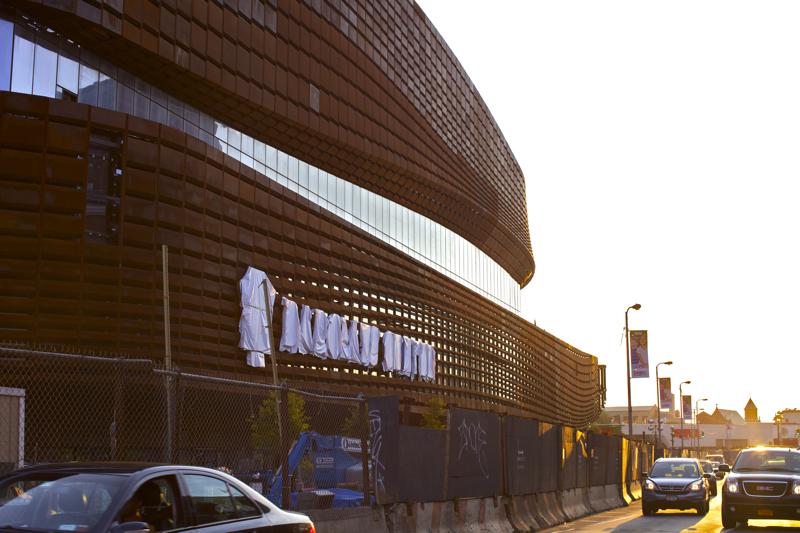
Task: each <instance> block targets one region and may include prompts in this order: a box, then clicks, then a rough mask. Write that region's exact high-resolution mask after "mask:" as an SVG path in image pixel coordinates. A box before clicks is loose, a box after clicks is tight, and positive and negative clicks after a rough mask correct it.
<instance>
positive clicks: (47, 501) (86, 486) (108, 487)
mask: <svg viewBox="0 0 800 533" xmlns="http://www.w3.org/2000/svg"><path fill="white" fill-rule="evenodd" d="M124 481H125V476H121V475H113V474H81V473H64V472H51V473H42V472H37V473H31V474H30V475H28V476H24V477H14V478H10V479H7V480H5V481H0V528H4V527H5V528H15V529H21V530H30V531H81V532H90V531H92V530H93V528H94V527H95V525H96V524H97V522H98V521H99V520H100V518H101V517H102V515H103V513H104V512H105V511H107V510H108V508H109V506H110V505H111V502H112V500H113V499H114V496H115V495H116V494H117V491H118V490H119V488H120V486H122V483H123V482H124Z"/></svg>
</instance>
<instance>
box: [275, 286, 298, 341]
mask: <svg viewBox="0 0 800 533" xmlns="http://www.w3.org/2000/svg"><path fill="white" fill-rule="evenodd" d="M281 303H282V304H283V324H282V325H281V344H280V348H279V350H280V351H282V352H286V353H297V351H298V348H299V345H300V318H299V317H298V315H297V304H296V303H294V302H293V301H291V300H290V299H289V298H286V297H285V296H284V297H283V298H282V299H281Z"/></svg>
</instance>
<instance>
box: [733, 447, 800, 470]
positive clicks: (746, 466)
mask: <svg viewBox="0 0 800 533" xmlns="http://www.w3.org/2000/svg"><path fill="white" fill-rule="evenodd" d="M733 469H734V470H735V471H737V472H743V471H747V470H772V471H776V472H797V473H800V453H796V452H789V451H782V450H752V451H744V452H742V453H741V454H739V457H738V458H737V459H736V464H735V465H734V467H733Z"/></svg>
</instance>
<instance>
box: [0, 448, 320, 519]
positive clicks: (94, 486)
mask: <svg viewBox="0 0 800 533" xmlns="http://www.w3.org/2000/svg"><path fill="white" fill-rule="evenodd" d="M176 529H180V530H181V531H191V532H197V533H223V532H224V533H233V532H245V531H247V532H253V533H254V532H285V533H314V525H313V524H312V523H311V520H309V518H308V517H307V516H305V515H302V514H297V513H289V512H286V511H282V510H281V509H279V508H278V507H276V506H275V505H273V504H272V503H271V502H270V501H269V500H267V499H266V498H264V497H263V496H262V495H260V494H259V493H257V492H256V491H254V490H253V489H251V488H250V487H248V486H247V485H245V484H244V483H242V482H240V481H239V480H237V479H235V478H233V477H231V476H229V475H227V474H224V473H222V472H219V471H217V470H210V469H207V468H200V467H192V466H170V465H153V464H138V463H137V464H133V463H128V464H126V463H99V464H79V463H72V464H69V463H68V464H60V465H43V466H36V467H31V468H25V469H22V470H17V471H16V472H13V473H11V474H8V475H6V476H4V477H2V478H0V531H2V532H7V531H8V532H15V533H18V532H20V531H22V532H24V531H31V532H41V531H47V532H50V531H53V532H56V531H57V532H64V531H76V532H82V533H95V532H98V533H99V532H103V533H106V532H111V533H123V532H128V533H131V532H137V533H139V532H155V531H170V530H176Z"/></svg>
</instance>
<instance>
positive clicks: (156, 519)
mask: <svg viewBox="0 0 800 533" xmlns="http://www.w3.org/2000/svg"><path fill="white" fill-rule="evenodd" d="M176 487H177V484H176V482H175V478H174V476H165V477H160V478H156V479H149V480H147V481H145V482H144V483H142V484H141V485H140V486H139V488H137V489H136V492H135V493H134V494H133V496H132V497H131V499H130V500H128V501H127V502H125V505H124V506H123V507H122V511H121V512H120V515H119V516H118V517H117V522H146V523H147V524H148V525H149V526H150V531H169V530H170V529H175V528H177V527H184V526H186V525H187V524H185V523H184V522H183V520H182V519H181V516H182V515H181V513H180V509H179V508H178V507H179V505H178V498H177V492H178V491H177V488H176Z"/></svg>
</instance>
